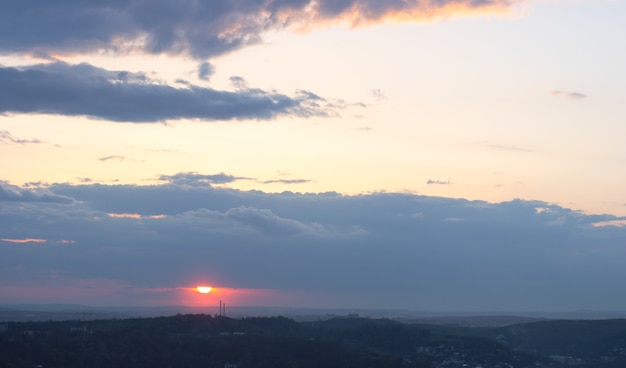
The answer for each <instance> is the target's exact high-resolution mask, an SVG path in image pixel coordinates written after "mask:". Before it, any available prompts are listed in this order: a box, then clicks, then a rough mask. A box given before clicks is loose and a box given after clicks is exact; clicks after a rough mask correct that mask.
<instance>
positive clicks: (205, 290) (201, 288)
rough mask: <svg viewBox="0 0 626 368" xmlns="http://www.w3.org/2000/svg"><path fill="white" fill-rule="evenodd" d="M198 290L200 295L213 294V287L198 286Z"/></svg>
mask: <svg viewBox="0 0 626 368" xmlns="http://www.w3.org/2000/svg"><path fill="white" fill-rule="evenodd" d="M196 290H198V292H199V293H202V294H208V293H210V292H211V287H210V286H198V287H197V288H196Z"/></svg>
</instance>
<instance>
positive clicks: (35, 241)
mask: <svg viewBox="0 0 626 368" xmlns="http://www.w3.org/2000/svg"><path fill="white" fill-rule="evenodd" d="M0 242H5V243H15V244H23V243H45V242H47V240H46V239H38V238H24V239H6V238H5V239H0Z"/></svg>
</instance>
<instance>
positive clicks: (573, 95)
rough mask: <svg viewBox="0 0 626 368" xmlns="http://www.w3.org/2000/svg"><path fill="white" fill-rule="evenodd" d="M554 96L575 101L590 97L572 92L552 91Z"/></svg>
mask: <svg viewBox="0 0 626 368" xmlns="http://www.w3.org/2000/svg"><path fill="white" fill-rule="evenodd" d="M552 95H553V96H563V97H567V98H572V99H575V100H578V99H583V98H587V97H589V96H587V95H586V94H584V93H580V92H571V91H552Z"/></svg>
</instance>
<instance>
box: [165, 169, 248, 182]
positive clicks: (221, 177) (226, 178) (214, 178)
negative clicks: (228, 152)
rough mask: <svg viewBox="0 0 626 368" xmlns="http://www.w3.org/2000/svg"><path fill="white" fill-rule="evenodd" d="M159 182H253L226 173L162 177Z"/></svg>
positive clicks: (181, 174) (179, 174)
mask: <svg viewBox="0 0 626 368" xmlns="http://www.w3.org/2000/svg"><path fill="white" fill-rule="evenodd" d="M159 180H163V181H167V182H170V183H176V184H185V185H206V184H226V183H232V182H234V181H237V180H251V179H250V178H244V177H238V176H233V175H227V174H224V173H219V174H214V175H205V174H198V173H195V172H187V173H178V174H174V175H161V176H160V177H159Z"/></svg>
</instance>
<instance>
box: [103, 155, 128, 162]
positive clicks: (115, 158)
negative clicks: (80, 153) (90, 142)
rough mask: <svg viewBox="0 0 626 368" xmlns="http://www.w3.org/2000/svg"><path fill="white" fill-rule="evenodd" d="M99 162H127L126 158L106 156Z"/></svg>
mask: <svg viewBox="0 0 626 368" xmlns="http://www.w3.org/2000/svg"><path fill="white" fill-rule="evenodd" d="M98 160H99V161H109V160H118V161H120V162H121V161H124V160H126V156H120V155H112V156H104V157H100V158H98Z"/></svg>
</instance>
